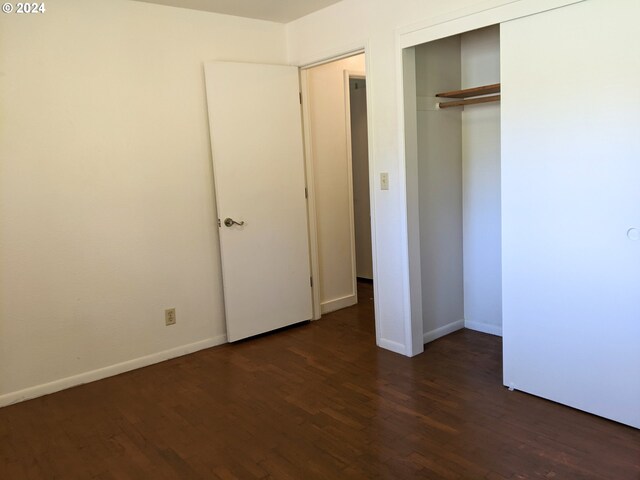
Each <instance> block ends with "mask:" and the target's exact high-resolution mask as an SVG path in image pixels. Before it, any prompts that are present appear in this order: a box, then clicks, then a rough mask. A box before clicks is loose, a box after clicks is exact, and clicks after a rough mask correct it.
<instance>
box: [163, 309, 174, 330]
mask: <svg viewBox="0 0 640 480" xmlns="http://www.w3.org/2000/svg"><path fill="white" fill-rule="evenodd" d="M164 323H165V325H166V326H169V325H175V324H176V309H175V308H167V309H166V310H165V311H164Z"/></svg>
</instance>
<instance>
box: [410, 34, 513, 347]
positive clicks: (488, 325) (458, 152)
mask: <svg viewBox="0 0 640 480" xmlns="http://www.w3.org/2000/svg"><path fill="white" fill-rule="evenodd" d="M415 66H416V100H417V134H418V190H419V221H420V257H421V280H422V316H423V323H424V325H423V327H424V339H425V342H427V341H431V340H434V339H436V338H438V337H440V336H442V335H445V334H447V333H450V332H452V331H455V330H457V329H459V328H462V327H464V326H466V327H467V328H471V329H474V330H479V331H483V332H486V333H492V334H497V335H500V334H501V332H502V312H501V303H502V298H501V264H500V256H501V253H500V252H501V243H500V237H501V230H500V222H501V217H500V104H499V102H494V103H486V104H480V105H472V106H467V107H465V108H464V109H463V108H461V107H458V108H450V109H446V110H445V109H439V108H438V107H437V103H438V102H440V101H447V100H446V99H442V98H436V94H437V93H440V92H446V91H451V90H457V89H462V88H471V87H477V86H482V85H488V84H493V83H499V82H500V31H499V27H498V26H492V27H488V28H483V29H480V30H475V31H472V32H468V33H464V34H461V35H456V36H453V37H448V38H444V39H441V40H437V41H434V42H429V43H427V44H423V45H420V46H417V47H416V48H415Z"/></svg>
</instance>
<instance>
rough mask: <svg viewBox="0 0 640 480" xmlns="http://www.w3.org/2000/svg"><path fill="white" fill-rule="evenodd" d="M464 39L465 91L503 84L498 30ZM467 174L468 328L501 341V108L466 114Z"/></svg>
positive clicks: (464, 157) (472, 110) (467, 35)
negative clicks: (490, 334) (501, 80)
mask: <svg viewBox="0 0 640 480" xmlns="http://www.w3.org/2000/svg"><path fill="white" fill-rule="evenodd" d="M460 37H461V62H462V88H471V87H478V86H481V85H489V84H493V83H499V82H500V28H499V26H498V25H496V26H493V27H488V28H483V29H480V30H474V31H472V32H468V33H465V34H463V35H461V36H460ZM462 168H463V216H464V220H463V222H464V226H463V231H464V319H465V326H466V327H467V328H471V329H474V330H480V331H483V332H486V333H492V334H497V335H500V334H501V332H502V276H501V258H500V257H501V240H500V235H501V225H500V221H501V216H500V103H484V104H479V105H472V106H469V107H466V108H465V109H464V110H463V113H462Z"/></svg>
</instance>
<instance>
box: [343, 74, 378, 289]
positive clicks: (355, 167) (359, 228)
mask: <svg viewBox="0 0 640 480" xmlns="http://www.w3.org/2000/svg"><path fill="white" fill-rule="evenodd" d="M363 70H364V69H363ZM356 86H357V88H356ZM349 99H350V107H351V108H350V113H351V153H352V155H351V163H352V171H353V175H352V178H353V217H354V218H353V222H354V226H355V237H356V275H357V277H358V278H368V279H370V280H371V279H373V257H372V255H373V252H372V250H371V203H370V190H369V136H368V134H367V82H366V80H364V79H359V78H354V79H351V82H350V84H349Z"/></svg>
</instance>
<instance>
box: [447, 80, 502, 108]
mask: <svg viewBox="0 0 640 480" xmlns="http://www.w3.org/2000/svg"><path fill="white" fill-rule="evenodd" d="M493 93H500V84H499V83H494V84H492V85H483V86H482V87H474V88H465V89H464V90H453V91H451V92H442V93H437V94H436V97H440V98H459V99H462V100H458V101H453V102H440V103H439V104H438V106H439V107H440V108H451V107H463V106H465V105H474V104H477V103H489V102H499V101H500V95H491V94H493ZM481 95H490V96H481Z"/></svg>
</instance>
